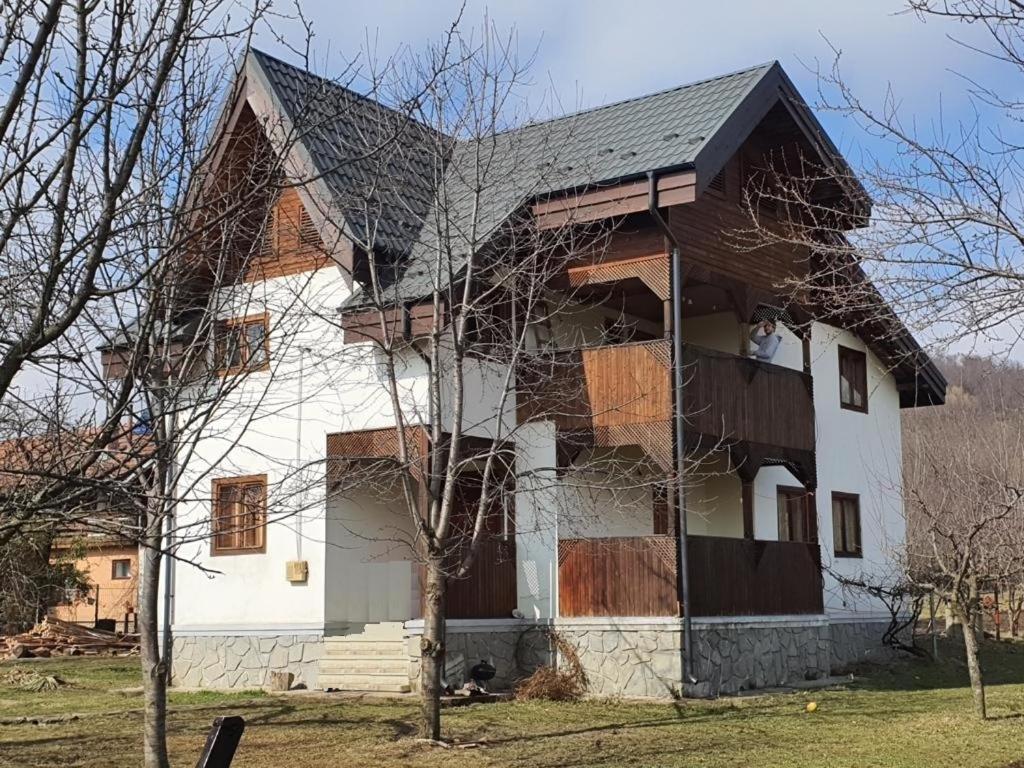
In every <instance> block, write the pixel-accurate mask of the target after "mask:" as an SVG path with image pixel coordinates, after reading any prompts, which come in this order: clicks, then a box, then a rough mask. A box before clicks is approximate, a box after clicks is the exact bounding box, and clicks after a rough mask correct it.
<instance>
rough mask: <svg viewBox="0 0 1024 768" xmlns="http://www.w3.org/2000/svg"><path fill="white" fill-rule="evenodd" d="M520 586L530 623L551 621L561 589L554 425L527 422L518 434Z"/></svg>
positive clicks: (521, 602) (521, 607)
mask: <svg viewBox="0 0 1024 768" xmlns="http://www.w3.org/2000/svg"><path fill="white" fill-rule="evenodd" d="M515 442H516V471H517V473H519V474H520V475H521V477H520V480H519V487H518V488H517V490H516V559H517V560H518V562H517V565H516V583H517V585H518V594H519V599H518V607H519V610H520V611H521V612H522V614H523V616H524V617H526V618H527V619H552V618H555V615H556V612H557V599H556V598H557V590H558V475H557V473H556V472H555V466H556V454H555V426H554V424H553V423H552V422H548V421H546V422H540V423H536V424H524V425H522V426H521V427H519V429H518V430H517V431H516V437H515Z"/></svg>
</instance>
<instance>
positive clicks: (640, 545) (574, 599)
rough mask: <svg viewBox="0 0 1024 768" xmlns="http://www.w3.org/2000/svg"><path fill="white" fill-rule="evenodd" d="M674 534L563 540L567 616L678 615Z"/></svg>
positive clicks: (561, 575) (562, 598) (562, 601)
mask: <svg viewBox="0 0 1024 768" xmlns="http://www.w3.org/2000/svg"><path fill="white" fill-rule="evenodd" d="M675 546H676V545H675V540H674V539H673V538H672V537H671V536H635V537H629V538H625V537H624V538H609V539H561V540H560V541H559V542H558V608H559V614H560V615H561V616H674V615H675V614H676V606H677V603H676V586H675V582H676V575H675V574H676V565H675V561H676V552H675Z"/></svg>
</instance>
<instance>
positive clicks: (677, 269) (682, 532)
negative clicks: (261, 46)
mask: <svg viewBox="0 0 1024 768" xmlns="http://www.w3.org/2000/svg"><path fill="white" fill-rule="evenodd" d="M682 262H683V259H682V256H681V254H680V252H679V246H673V248H672V376H673V386H674V388H675V398H674V400H675V412H674V413H673V418H674V419H675V423H676V429H675V432H676V440H675V460H676V478H675V479H676V518H677V523H676V530H677V531H678V536H679V573H678V579H679V593H680V598H681V602H682V605H683V647H684V652H683V683H684V684H686V683H691V684H692V683H695V682H697V678H696V677H695V676H694V674H693V626H692V621H691V617H690V572H689V567H688V565H689V553H688V551H687V550H688V547H687V530H686V504H685V494H684V493H683V480H684V471H685V465H686V446H685V444H684V442H683V429H684V427H685V424H686V422H685V419H684V418H683V416H684V414H683V383H684V381H683V334H682V328H683V302H682V300H681V299H682V294H681V289H682V285H683V266H682Z"/></svg>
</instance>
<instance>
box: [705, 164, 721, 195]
mask: <svg viewBox="0 0 1024 768" xmlns="http://www.w3.org/2000/svg"><path fill="white" fill-rule="evenodd" d="M708 191H710V192H715V193H717V194H718V195H719V196H721V197H725V168H723V169H722V170H720V171H719V172H718V173H717V174H716V175H715V178H713V179H712V180H711V181H710V182H709V183H708Z"/></svg>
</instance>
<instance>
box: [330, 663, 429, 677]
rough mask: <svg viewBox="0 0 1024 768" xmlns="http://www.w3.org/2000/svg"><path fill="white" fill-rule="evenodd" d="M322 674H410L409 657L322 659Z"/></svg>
mask: <svg viewBox="0 0 1024 768" xmlns="http://www.w3.org/2000/svg"><path fill="white" fill-rule="evenodd" d="M320 674H321V675H357V676H359V675H405V676H406V677H408V676H409V660H408V659H388V660H386V661H379V660H374V659H369V660H367V659H321V660H320Z"/></svg>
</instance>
